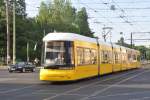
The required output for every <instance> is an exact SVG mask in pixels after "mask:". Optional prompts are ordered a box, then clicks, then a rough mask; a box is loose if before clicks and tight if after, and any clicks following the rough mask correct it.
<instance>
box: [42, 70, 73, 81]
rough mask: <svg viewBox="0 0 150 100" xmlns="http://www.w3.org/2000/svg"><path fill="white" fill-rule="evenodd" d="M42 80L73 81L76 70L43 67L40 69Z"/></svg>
mask: <svg viewBox="0 0 150 100" xmlns="http://www.w3.org/2000/svg"><path fill="white" fill-rule="evenodd" d="M40 80H41V81H73V80H75V78H74V70H53V69H41V70H40Z"/></svg>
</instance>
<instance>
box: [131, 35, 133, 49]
mask: <svg viewBox="0 0 150 100" xmlns="http://www.w3.org/2000/svg"><path fill="white" fill-rule="evenodd" d="M132 35H133V33H132V32H131V48H132V47H133V43H132V42H133V36H132Z"/></svg>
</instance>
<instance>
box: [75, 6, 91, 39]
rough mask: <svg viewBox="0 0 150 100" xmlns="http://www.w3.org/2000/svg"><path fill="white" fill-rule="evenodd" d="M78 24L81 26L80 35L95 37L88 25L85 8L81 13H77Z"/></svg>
mask: <svg viewBox="0 0 150 100" xmlns="http://www.w3.org/2000/svg"><path fill="white" fill-rule="evenodd" d="M76 24H77V25H78V26H79V33H80V34H81V35H85V36H89V37H93V34H92V32H91V30H90V28H89V24H88V15H87V12H86V9H85V8H84V7H83V8H82V9H81V10H80V11H78V12H77V15H76Z"/></svg>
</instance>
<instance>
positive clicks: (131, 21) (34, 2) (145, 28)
mask: <svg viewBox="0 0 150 100" xmlns="http://www.w3.org/2000/svg"><path fill="white" fill-rule="evenodd" d="M41 1H45V2H49V1H51V0H26V4H27V6H26V11H27V14H28V17H35V16H36V15H37V14H38V7H39V6H40V2H41ZM71 2H72V5H73V6H74V7H75V8H76V9H78V10H80V9H81V8H82V7H85V8H86V10H87V13H88V16H89V19H88V22H89V25H90V28H91V30H92V31H93V32H95V35H96V36H98V37H99V38H100V39H102V40H103V38H102V34H103V33H104V30H103V28H104V27H111V28H112V29H111V32H110V33H109V34H108V36H107V41H108V42H110V41H112V42H116V41H117V40H119V39H120V37H121V36H123V37H124V38H125V42H127V43H130V36H131V32H132V33H133V39H150V33H142V32H150V27H149V26H150V0H71ZM111 7H112V8H114V9H113V10H112V9H111ZM108 31H110V29H106V30H105V32H108ZM120 32H123V34H122V35H121V34H120ZM133 43H134V44H135V45H146V46H148V47H150V40H149V41H148V40H145V41H141V40H140V41H139V40H134V41H133Z"/></svg>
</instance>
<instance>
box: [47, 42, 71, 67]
mask: <svg viewBox="0 0 150 100" xmlns="http://www.w3.org/2000/svg"><path fill="white" fill-rule="evenodd" d="M73 65H74V59H73V43H72V42H70V41H53V42H47V47H46V54H45V68H53V69H57V68H69V67H70V68H71V67H73Z"/></svg>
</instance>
